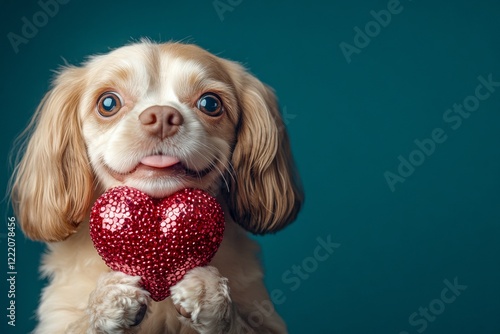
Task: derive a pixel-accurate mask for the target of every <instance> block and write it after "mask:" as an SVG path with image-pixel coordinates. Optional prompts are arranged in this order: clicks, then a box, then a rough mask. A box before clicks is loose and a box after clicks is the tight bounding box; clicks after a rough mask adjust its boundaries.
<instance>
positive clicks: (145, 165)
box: [104, 155, 215, 182]
mask: <svg viewBox="0 0 500 334" xmlns="http://www.w3.org/2000/svg"><path fill="white" fill-rule="evenodd" d="M104 166H105V167H106V169H107V170H108V172H109V173H110V174H111V175H112V176H113V177H114V178H115V179H117V180H118V181H121V182H123V181H124V180H125V179H126V178H127V177H133V178H142V179H159V178H165V177H178V178H183V177H189V178H197V179H200V178H203V177H204V176H205V175H207V174H208V173H210V172H211V171H212V170H213V169H214V168H215V163H213V162H212V163H210V164H209V166H208V167H206V168H204V169H202V170H196V169H191V168H188V167H187V166H186V165H185V164H183V163H182V162H181V161H180V160H179V159H178V158H176V157H174V156H167V155H150V156H146V157H144V158H142V159H141V161H140V162H139V163H138V164H137V166H135V167H134V168H133V169H132V170H130V171H128V172H125V173H121V172H118V171H116V170H114V169H113V168H111V167H110V166H108V165H107V164H105V163H104Z"/></svg>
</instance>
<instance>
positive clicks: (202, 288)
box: [170, 266, 232, 333]
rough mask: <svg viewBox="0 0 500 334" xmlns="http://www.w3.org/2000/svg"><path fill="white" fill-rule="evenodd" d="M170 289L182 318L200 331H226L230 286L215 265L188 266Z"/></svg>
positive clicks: (229, 311) (229, 308)
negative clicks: (186, 270) (189, 267)
mask: <svg viewBox="0 0 500 334" xmlns="http://www.w3.org/2000/svg"><path fill="white" fill-rule="evenodd" d="M170 292H171V293H172V301H173V302H174V305H175V307H176V308H177V310H178V311H179V313H180V314H181V321H183V322H185V323H189V324H190V325H191V326H192V327H193V328H194V329H196V330H197V331H198V332H200V333H224V332H227V329H228V327H229V325H230V323H229V322H230V317H231V311H232V303H231V297H230V294H229V286H228V284H227V278H225V277H222V276H221V275H220V274H219V271H218V270H217V269H216V268H215V267H210V266H209V267H197V268H194V269H192V270H190V271H189V272H188V273H187V274H186V275H185V276H184V278H183V279H182V280H181V281H180V282H179V283H177V284H176V285H175V286H173V287H171V288H170Z"/></svg>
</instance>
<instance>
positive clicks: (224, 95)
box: [11, 40, 304, 334]
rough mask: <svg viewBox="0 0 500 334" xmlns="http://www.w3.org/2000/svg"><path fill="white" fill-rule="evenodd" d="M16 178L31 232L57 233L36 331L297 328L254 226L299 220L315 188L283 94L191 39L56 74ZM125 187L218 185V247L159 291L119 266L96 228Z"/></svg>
mask: <svg viewBox="0 0 500 334" xmlns="http://www.w3.org/2000/svg"><path fill="white" fill-rule="evenodd" d="M25 134H27V135H26V136H25V138H26V140H25V144H24V147H23V148H22V150H21V152H22V153H21V154H20V155H21V157H20V159H18V160H19V161H18V163H17V164H16V168H15V171H14V174H13V178H12V194H11V196H12V204H13V207H14V210H15V213H16V215H17V216H18V219H19V222H20V226H21V228H22V230H23V232H24V233H25V235H26V236H27V237H29V238H31V239H33V240H39V241H43V242H47V252H46V254H44V256H43V259H42V265H41V273H42V275H43V276H45V277H47V278H48V279H49V284H48V285H47V286H46V287H45V288H44V290H43V292H42V296H41V302H40V306H39V308H38V310H37V318H38V325H37V327H36V329H35V333H39V334H44V333H51V334H54V333H285V332H286V331H287V329H286V325H285V323H284V321H283V320H282V319H281V318H280V316H279V315H278V314H277V313H276V312H275V310H274V307H273V306H272V303H271V300H270V297H269V294H268V292H267V290H266V288H265V286H264V283H263V271H262V267H261V264H260V262H259V257H258V255H259V251H260V250H259V247H258V245H257V244H256V242H255V241H253V240H252V239H250V238H249V233H248V232H250V233H253V234H265V233H272V232H276V231H278V230H280V229H282V228H283V227H285V226H286V225H288V224H289V223H291V222H292V221H293V220H295V219H296V217H297V214H298V212H299V210H300V208H301V205H302V202H303V198H304V196H303V191H302V186H301V184H300V179H299V176H298V174H297V171H296V168H295V165H294V161H293V158H292V154H291V148H290V144H289V139H288V136H287V133H286V130H285V126H284V124H283V120H282V118H281V116H280V113H279V107H278V104H277V99H276V96H275V93H274V92H273V90H272V89H271V88H269V87H268V86H266V85H265V84H263V83H262V82H261V81H259V80H258V79H257V78H255V77H254V76H253V75H252V74H250V73H249V71H247V70H246V69H245V68H244V67H243V66H242V65H240V64H239V63H237V62H234V61H230V60H226V59H223V58H220V57H217V56H215V55H213V54H211V53H210V52H208V51H206V50H204V49H202V48H200V47H198V46H196V45H192V44H184V43H176V42H169V43H164V44H159V43H154V42H152V41H149V40H141V41H138V42H135V43H132V44H129V45H126V46H123V47H121V48H118V49H115V50H112V51H110V52H109V53H107V54H103V55H96V56H93V57H90V58H89V59H88V60H87V61H86V62H85V63H83V64H82V65H81V66H70V65H66V66H64V67H62V68H61V70H60V71H58V72H57V75H56V78H55V80H54V82H53V84H52V87H51V89H50V91H49V92H48V93H47V94H46V95H45V97H44V98H43V100H42V101H41V103H40V105H39V107H38V109H37V111H36V113H35V115H34V117H33V119H32V121H31V123H30V125H29V127H28V129H27V130H26V131H25ZM120 185H126V186H130V187H134V188H137V189H139V190H141V191H142V192H144V193H146V194H148V195H150V196H152V197H154V198H163V197H166V196H169V195H171V194H173V193H175V192H177V191H179V190H181V189H183V188H198V189H202V190H204V191H206V192H208V193H209V194H211V195H212V196H214V197H216V198H217V200H218V202H219V203H220V204H221V206H222V208H223V210H224V214H225V221H226V222H225V226H226V227H225V232H224V237H223V241H222V243H221V245H220V247H219V250H218V252H217V253H216V255H215V256H214V258H213V259H212V261H211V262H210V264H209V265H208V266H206V267H197V268H194V269H192V270H190V271H188V272H187V273H186V275H185V276H184V277H183V279H182V280H180V281H179V282H178V283H177V284H176V285H175V286H173V287H171V290H170V291H171V296H170V297H168V298H167V299H165V300H163V301H161V302H154V301H152V300H151V298H150V297H149V293H148V292H147V291H145V290H144V289H142V288H141V285H140V277H133V276H128V275H126V274H124V273H121V272H114V271H111V270H110V269H109V268H108V267H107V266H106V264H105V263H104V262H103V260H102V259H101V258H100V256H99V255H98V254H97V252H96V250H95V249H94V247H93V244H92V241H91V239H90V236H89V215H90V209H91V206H92V203H93V202H94V201H95V200H96V199H97V198H98V197H99V196H100V195H101V194H102V193H104V192H105V191H106V190H107V189H109V188H112V187H116V186H120Z"/></svg>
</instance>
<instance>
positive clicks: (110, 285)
mask: <svg viewBox="0 0 500 334" xmlns="http://www.w3.org/2000/svg"><path fill="white" fill-rule="evenodd" d="M140 279H141V278H140V277H138V276H129V275H126V274H124V273H121V272H116V271H113V272H110V273H106V274H103V275H102V276H101V277H100V278H99V280H98V282H97V287H96V289H95V290H94V291H93V292H92V293H91V294H90V299H89V306H88V308H87V312H88V314H89V318H90V327H91V328H92V329H93V330H94V332H97V333H123V332H124V331H125V330H126V329H128V328H131V327H134V326H137V325H138V324H139V323H140V322H141V321H142V319H143V318H144V316H145V315H146V311H147V306H148V302H149V293H148V292H147V291H145V290H143V289H142V288H141V287H140V285H139V281H140Z"/></svg>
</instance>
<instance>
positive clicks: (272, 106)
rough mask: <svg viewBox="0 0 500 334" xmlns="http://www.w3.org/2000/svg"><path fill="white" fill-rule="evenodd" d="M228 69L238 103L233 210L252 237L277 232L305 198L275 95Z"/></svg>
mask: <svg viewBox="0 0 500 334" xmlns="http://www.w3.org/2000/svg"><path fill="white" fill-rule="evenodd" d="M229 68H230V74H231V77H232V79H233V81H234V84H235V86H236V90H237V95H238V100H239V104H240V119H239V126H238V130H237V134H236V144H235V147H234V150H233V154H232V161H231V162H232V165H233V167H234V172H235V175H234V178H229V179H231V181H230V187H229V188H230V190H229V193H228V194H227V200H228V203H229V207H230V211H231V214H232V216H233V218H234V219H235V221H236V222H238V223H239V224H241V225H242V226H243V227H244V228H246V229H247V230H249V231H250V232H252V233H257V234H264V233H268V232H275V231H278V230H280V229H281V228H283V227H285V226H286V225H287V224H289V223H291V222H292V221H293V220H295V218H296V216H297V214H298V212H299V210H300V207H301V205H302V202H303V199H304V195H303V192H302V187H301V184H300V180H299V177H298V174H297V172H296V169H295V165H294V162H293V157H292V153H291V149H290V143H289V140H288V135H287V132H286V129H285V125H284V124H283V120H282V118H281V115H280V113H279V110H278V105H277V101H276V97H275V95H274V92H273V91H272V90H271V89H270V88H269V87H267V86H265V85H264V84H263V83H262V82H260V81H259V80H257V79H256V78H255V77H253V76H252V75H250V74H249V73H247V72H246V71H245V70H244V69H243V68H242V67H241V66H240V65H238V64H236V63H230V64H229Z"/></svg>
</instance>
